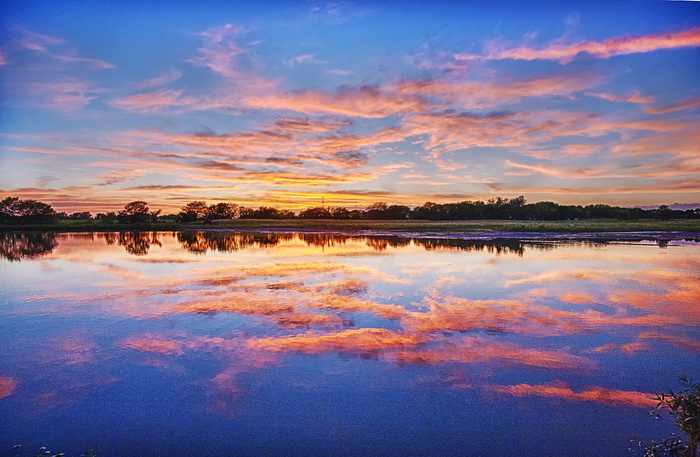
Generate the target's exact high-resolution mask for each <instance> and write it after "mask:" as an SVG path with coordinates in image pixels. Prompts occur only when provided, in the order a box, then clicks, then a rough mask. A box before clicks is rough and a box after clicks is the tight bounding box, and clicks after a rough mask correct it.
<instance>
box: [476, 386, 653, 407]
mask: <svg viewBox="0 0 700 457" xmlns="http://www.w3.org/2000/svg"><path fill="white" fill-rule="evenodd" d="M488 390H492V391H494V392H500V393H505V394H510V395H515V396H516V397H522V396H525V395H537V396H540V397H547V398H559V399H563V400H568V401H576V402H579V401H592V402H596V403H603V404H607V405H613V406H619V405H625V406H634V407H636V408H653V407H654V406H656V403H657V401H656V400H654V399H653V395H651V394H646V393H643V392H636V391H628V390H618V389H606V388H604V387H597V386H595V387H591V388H589V389H588V390H584V391H581V392H574V391H573V390H571V389H570V388H568V387H563V386H557V385H530V384H518V385H514V386H499V385H496V386H489V387H488Z"/></svg>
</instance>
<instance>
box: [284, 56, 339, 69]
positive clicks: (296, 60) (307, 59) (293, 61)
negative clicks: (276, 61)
mask: <svg viewBox="0 0 700 457" xmlns="http://www.w3.org/2000/svg"><path fill="white" fill-rule="evenodd" d="M282 63H284V65H286V66H288V67H294V66H296V65H305V64H323V63H328V62H327V61H325V60H320V59H317V58H316V54H302V55H300V56H296V57H292V58H290V59H287V60H284V61H283V62H282Z"/></svg>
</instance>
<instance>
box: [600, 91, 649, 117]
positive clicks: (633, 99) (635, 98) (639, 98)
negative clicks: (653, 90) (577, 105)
mask: <svg viewBox="0 0 700 457" xmlns="http://www.w3.org/2000/svg"><path fill="white" fill-rule="evenodd" d="M586 95H588V96H590V97H599V98H602V99H604V100H608V101H610V102H615V103H641V104H647V103H653V102H654V99H655V98H654V97H652V96H649V95H646V96H645V95H642V94H641V93H640V91H638V90H636V91H633V92H630V93H629V94H626V95H616V94H607V93H593V92H586ZM647 112H648V108H647Z"/></svg>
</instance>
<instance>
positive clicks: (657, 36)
mask: <svg viewBox="0 0 700 457" xmlns="http://www.w3.org/2000/svg"><path fill="white" fill-rule="evenodd" d="M698 46H700V27H693V28H690V29H686V30H680V31H673V32H668V33H652V34H646V35H640V36H636V37H633V36H621V37H615V38H609V39H607V40H603V41H580V42H578V43H573V44H550V45H549V46H546V47H544V48H540V49H534V48H531V47H527V46H521V47H515V48H510V49H504V48H494V49H491V50H489V51H488V52H487V53H486V55H485V56H479V55H473V54H457V55H456V56H455V58H456V59H457V60H474V59H486V60H502V59H515V60H537V59H544V60H553V61H556V62H559V63H561V64H567V63H569V62H571V61H573V60H574V59H575V58H577V57H578V56H579V54H582V53H583V54H584V55H586V56H589V57H592V58H596V59H607V58H609V57H614V56H621V55H627V54H636V53H646V52H653V51H659V50H665V49H682V48H692V47H698Z"/></svg>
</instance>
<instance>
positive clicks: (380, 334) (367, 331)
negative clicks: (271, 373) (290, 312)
mask: <svg viewBox="0 0 700 457" xmlns="http://www.w3.org/2000/svg"><path fill="white" fill-rule="evenodd" d="M422 341H423V337H422V336H421V335H420V334H416V333H406V332H393V331H391V330H387V329H383V328H361V329H350V330H345V331H343V332H339V333H318V332H314V331H310V332H307V333H304V334H300V335H293V336H285V337H279V338H275V337H269V338H258V339H249V340H247V345H248V347H249V348H251V349H264V350H267V351H272V352H281V351H299V352H305V353H309V354H320V353H323V352H333V351H340V352H357V353H366V352H373V351H380V350H385V349H398V348H402V347H405V346H414V345H416V344H418V343H420V342H422Z"/></svg>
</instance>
